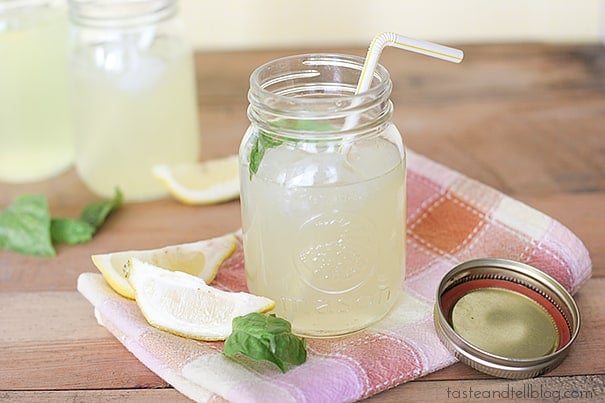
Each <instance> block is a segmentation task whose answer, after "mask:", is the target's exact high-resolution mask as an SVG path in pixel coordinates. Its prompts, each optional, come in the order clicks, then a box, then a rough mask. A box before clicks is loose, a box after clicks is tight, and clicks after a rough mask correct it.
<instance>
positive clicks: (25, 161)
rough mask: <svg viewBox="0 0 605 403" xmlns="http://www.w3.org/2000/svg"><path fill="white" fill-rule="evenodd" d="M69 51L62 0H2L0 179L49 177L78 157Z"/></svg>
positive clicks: (0, 22) (0, 36) (18, 180)
mask: <svg viewBox="0 0 605 403" xmlns="http://www.w3.org/2000/svg"><path fill="white" fill-rule="evenodd" d="M66 51H67V14H66V11H65V7H64V4H62V2H60V1H55V0H2V1H0V182H2V181H5V182H28V181H35V180H41V179H46V178H48V177H50V176H53V175H55V174H58V173H60V172H61V171H63V170H64V169H66V168H68V167H69V166H70V165H71V163H72V162H73V155H74V146H73V133H72V126H71V115H70V105H69V99H68V84H67V71H66V56H67V55H66Z"/></svg>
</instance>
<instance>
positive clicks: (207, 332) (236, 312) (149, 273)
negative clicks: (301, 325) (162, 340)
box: [126, 258, 275, 340]
mask: <svg viewBox="0 0 605 403" xmlns="http://www.w3.org/2000/svg"><path fill="white" fill-rule="evenodd" d="M126 278H127V280H128V282H129V283H130V285H131V286H132V288H133V289H134V291H135V295H136V301H137V305H138V306H139V308H140V309H141V312H142V313H143V316H145V319H147V322H149V324H150V325H152V326H154V327H157V328H158V329H161V330H164V331H168V332H170V333H173V334H176V335H179V336H183V337H187V338H191V339H197V340H224V339H226V338H227V337H228V336H229V335H230V334H231V331H232V326H231V324H232V321H233V318H235V317H238V316H243V315H247V314H249V313H252V312H266V311H268V310H271V309H273V307H274V306H275V303H274V302H273V301H272V300H270V299H269V298H265V297H260V296H257V295H252V294H248V293H245V292H228V291H223V290H219V289H218V288H214V287H211V286H209V285H207V284H206V283H205V282H204V280H202V279H201V278H199V277H196V276H192V275H190V274H187V273H184V272H178V271H169V270H164V269H162V268H159V267H157V266H154V265H152V264H149V263H145V262H142V261H140V260H138V259H136V258H131V259H129V260H128V263H127V264H126Z"/></svg>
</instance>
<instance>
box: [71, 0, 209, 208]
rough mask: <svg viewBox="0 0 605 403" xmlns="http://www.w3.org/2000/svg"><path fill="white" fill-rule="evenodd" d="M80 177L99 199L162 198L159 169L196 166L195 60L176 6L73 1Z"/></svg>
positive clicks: (159, 0)
mask: <svg viewBox="0 0 605 403" xmlns="http://www.w3.org/2000/svg"><path fill="white" fill-rule="evenodd" d="M69 4H70V21H71V41H70V70H71V88H72V94H73V99H74V116H75V143H76V152H77V154H76V169H77V171H78V174H79V176H80V178H81V179H82V181H83V182H84V183H85V184H86V185H87V187H88V188H89V189H90V190H92V191H93V192H94V193H96V194H98V195H100V196H103V197H111V195H113V194H114V192H115V188H116V187H118V188H120V189H121V191H122V192H123V194H124V197H125V199H126V200H129V201H143V200H149V199H154V198H158V197H161V196H163V195H165V194H166V189H165V188H164V186H162V184H161V183H160V182H159V181H157V180H156V179H155V178H154V177H153V175H152V172H151V170H152V167H153V166H154V165H155V164H162V163H163V164H173V163H186V162H194V161H196V160H197V159H198V157H199V149H200V138H199V131H198V115H197V100H196V85H195V71H194V64H193V53H192V48H191V46H190V44H189V42H188V41H187V40H186V38H185V36H184V31H183V26H182V23H181V21H180V19H179V18H178V13H177V11H178V10H177V6H178V4H177V0H136V1H132V0H112V1H101V0H69Z"/></svg>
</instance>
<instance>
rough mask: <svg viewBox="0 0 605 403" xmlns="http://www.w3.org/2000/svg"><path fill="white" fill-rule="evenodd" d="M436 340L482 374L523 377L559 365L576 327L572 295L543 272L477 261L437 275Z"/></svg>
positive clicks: (501, 262) (496, 261) (513, 264)
mask: <svg viewBox="0 0 605 403" xmlns="http://www.w3.org/2000/svg"><path fill="white" fill-rule="evenodd" d="M434 315H435V318H434V319H435V329H436V330H437V334H438V335H439V338H440V339H441V342H442V343H443V344H444V345H445V346H446V347H447V348H448V349H449V350H450V351H451V352H452V353H453V354H454V355H455V356H456V357H457V358H458V359H459V360H460V361H461V362H464V363H465V364H467V365H469V366H471V367H473V368H475V369H477V370H479V371H481V372H484V373H487V374H489V375H493V376H497V377H502V378H510V379H522V378H531V377H534V376H538V375H541V374H544V373H546V372H548V371H550V370H552V369H553V368H555V367H556V366H557V365H559V364H560V363H561V361H562V360H563V358H565V356H566V355H567V353H568V351H569V348H570V346H571V345H572V343H573V342H574V340H575V339H576V336H577V335H578V331H579V329H580V312H579V310H578V306H577V305H576V303H575V301H574V299H573V298H572V296H571V295H570V294H569V293H568V292H567V290H565V288H564V287H563V286H562V285H561V284H559V283H558V282H557V281H556V280H555V279H554V278H552V277H551V276H549V275H548V274H546V273H544V272H542V271H540V270H538V269H536V268H534V267H532V266H529V265H527V264H524V263H520V262H516V261H512V260H505V259H476V260H471V261H468V262H465V263H462V264H459V265H458V266H456V267H454V268H453V269H452V270H451V271H450V272H449V273H447V274H446V275H445V277H444V278H443V279H442V280H441V283H440V284H439V288H438V290H437V301H436V303H435V311H434Z"/></svg>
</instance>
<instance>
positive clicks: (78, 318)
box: [0, 291, 167, 390]
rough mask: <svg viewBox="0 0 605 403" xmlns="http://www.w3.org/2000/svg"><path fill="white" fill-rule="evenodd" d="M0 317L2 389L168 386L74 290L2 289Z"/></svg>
mask: <svg viewBox="0 0 605 403" xmlns="http://www.w3.org/2000/svg"><path fill="white" fill-rule="evenodd" d="M0 323H2V327H1V328H0V390H36V389H56V390H59V389H91V388H92V389H94V388H105V387H109V386H110V387H115V388H157V387H166V386H167V383H166V382H164V381H163V380H162V379H160V378H159V377H158V376H157V375H155V374H154V373H153V372H151V371H150V370H149V369H147V367H145V366H144V365H142V364H141V363H140V362H139V361H138V360H137V359H136V358H135V357H134V356H133V355H132V354H131V353H130V352H128V350H126V349H125V348H124V347H123V346H122V344H120V342H119V341H118V340H117V339H115V338H114V337H113V336H112V335H111V334H110V333H109V332H108V331H107V330H105V328H103V327H101V326H99V325H98V324H97V321H96V319H95V318H94V313H93V309H92V305H90V303H89V302H88V301H86V300H85V299H84V297H82V296H81V295H80V294H79V293H78V292H76V291H47V292H33V293H27V292H22V293H0Z"/></svg>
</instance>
